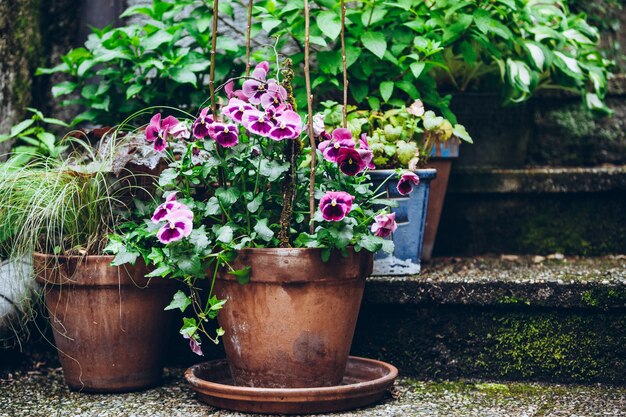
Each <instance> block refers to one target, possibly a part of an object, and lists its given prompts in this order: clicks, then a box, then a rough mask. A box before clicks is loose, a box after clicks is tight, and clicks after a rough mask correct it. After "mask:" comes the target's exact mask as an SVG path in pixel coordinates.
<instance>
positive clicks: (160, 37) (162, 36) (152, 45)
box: [141, 29, 174, 50]
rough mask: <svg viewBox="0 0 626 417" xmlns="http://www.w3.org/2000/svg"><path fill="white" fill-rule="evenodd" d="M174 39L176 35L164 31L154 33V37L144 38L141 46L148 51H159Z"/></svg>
mask: <svg viewBox="0 0 626 417" xmlns="http://www.w3.org/2000/svg"><path fill="white" fill-rule="evenodd" d="M173 39H174V35H172V34H171V33H169V32H168V31H166V30H163V29H162V30H159V31H156V32H154V33H153V34H152V35H150V36H148V37H146V38H143V39H142V41H141V46H143V47H144V48H145V49H148V50H152V49H157V48H158V47H159V46H161V45H163V44H164V43H167V42H172V40H173Z"/></svg>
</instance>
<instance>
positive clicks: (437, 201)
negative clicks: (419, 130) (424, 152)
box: [422, 138, 460, 262]
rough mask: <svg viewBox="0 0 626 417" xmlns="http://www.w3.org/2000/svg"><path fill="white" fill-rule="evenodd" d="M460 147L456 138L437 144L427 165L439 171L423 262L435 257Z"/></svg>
mask: <svg viewBox="0 0 626 417" xmlns="http://www.w3.org/2000/svg"><path fill="white" fill-rule="evenodd" d="M459 145H460V141H459V140H458V139H454V138H453V139H450V140H449V141H447V142H442V143H437V144H436V145H435V146H434V147H433V149H432V152H431V154H430V159H429V160H428V164H426V168H432V169H436V170H437V178H435V179H434V180H432V181H431V183H430V193H429V196H428V209H427V210H426V225H425V226H424V244H423V246H422V261H424V262H428V261H430V259H431V258H432V255H433V249H434V247H435V239H436V238H437V229H438V228H439V220H440V219H441V211H442V210H443V203H444V201H445V199H446V190H447V189H448V180H449V179H450V170H451V169H452V161H453V160H454V159H456V158H458V156H459Z"/></svg>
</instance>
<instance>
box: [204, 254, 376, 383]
mask: <svg viewBox="0 0 626 417" xmlns="http://www.w3.org/2000/svg"><path fill="white" fill-rule="evenodd" d="M245 266H250V267H251V270H250V282H249V283H247V284H243V285H242V284H239V283H238V282H237V280H236V279H235V277H233V276H232V275H228V274H220V275H219V276H218V279H217V282H216V284H215V291H216V293H217V296H218V297H219V298H221V299H226V300H227V301H226V304H225V305H224V308H223V309H222V310H221V311H220V314H219V316H218V321H219V324H220V326H222V327H223V328H224V330H225V332H226V334H225V335H224V338H223V340H224V347H225V349H226V357H227V359H228V363H229V366H230V370H231V372H232V375H233V378H234V380H235V383H236V384H237V385H240V386H249V387H266V388H310V387H326V386H334V385H339V384H340V383H341V380H342V378H343V376H344V373H345V370H346V364H347V361H348V354H349V352H350V345H351V344H352V336H353V335H354V328H355V325H356V320H357V316H358V314H359V307H360V304H361V298H362V296H363V288H364V286H365V277H366V276H367V275H369V274H370V273H371V271H372V255H371V253H369V252H366V251H365V250H363V251H361V252H360V253H356V252H354V251H353V250H349V251H348V256H347V257H345V258H344V257H342V256H341V254H340V253H333V254H332V255H331V257H330V259H329V260H328V262H323V261H322V258H321V251H320V250H319V249H244V250H242V251H241V252H240V253H239V256H238V257H237V259H236V261H235V263H234V265H233V267H234V268H236V269H239V268H243V267H245Z"/></svg>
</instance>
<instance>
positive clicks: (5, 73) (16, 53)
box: [0, 0, 41, 154]
mask: <svg viewBox="0 0 626 417" xmlns="http://www.w3.org/2000/svg"><path fill="white" fill-rule="evenodd" d="M39 7H40V0H8V1H2V2H0V133H8V131H9V129H10V128H11V126H12V125H13V124H14V122H15V121H17V120H20V119H21V117H22V116H23V115H24V109H25V107H26V106H27V105H29V104H30V102H31V88H32V73H33V71H34V69H35V67H36V66H37V62H38V57H39V55H40V51H41V32H40V29H39V16H40V9H39ZM9 146H10V144H9V143H3V144H0V154H4V153H6V152H7V151H8V150H9Z"/></svg>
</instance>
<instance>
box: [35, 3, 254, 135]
mask: <svg viewBox="0 0 626 417" xmlns="http://www.w3.org/2000/svg"><path fill="white" fill-rule="evenodd" d="M207 4H208V3H207V2H198V1H194V0H175V1H172V2H166V1H161V0H154V1H153V2H152V4H148V5H139V6H133V7H130V8H129V9H128V10H126V11H125V12H124V13H123V14H122V17H133V18H140V19H142V20H141V21H140V23H136V24H135V23H131V24H128V25H126V26H123V27H119V28H112V27H106V28H103V29H96V28H94V29H93V33H92V34H91V35H90V36H89V38H88V40H87V41H86V42H85V45H84V46H83V47H80V48H76V49H73V50H71V51H70V52H69V53H67V54H66V55H64V56H62V57H61V59H62V63H61V64H59V65H57V66H56V67H54V68H40V69H38V71H37V73H38V74H55V73H63V74H66V75H67V77H68V81H64V82H62V83H59V84H57V85H55V86H54V87H53V88H52V94H53V95H54V96H55V97H65V100H64V101H62V104H64V105H73V104H80V105H82V106H83V107H84V108H86V109H87V110H86V111H85V112H83V113H81V114H80V115H78V116H77V117H76V118H75V119H74V121H73V123H74V124H76V123H79V122H81V121H89V122H91V123H95V124H100V125H115V124H117V123H119V121H120V120H124V119H125V118H126V116H128V115H129V114H132V113H135V112H136V111H138V110H141V109H143V108H145V107H148V106H151V105H172V106H177V107H181V106H182V107H190V106H193V107H198V106H200V104H201V103H202V101H203V100H204V99H205V93H204V91H203V89H204V88H205V87H206V86H207V85H208V74H209V69H210V52H211V28H210V24H211V20H212V9H211V8H210V7H209V6H208V5H207ZM220 14H221V15H222V16H224V15H230V16H231V17H232V14H233V10H232V8H231V7H224V9H223V10H220ZM241 55H243V52H242V47H241V46H239V45H238V44H237V43H236V42H235V41H234V40H233V39H232V38H229V37H228V36H226V35H223V34H220V36H219V41H218V43H217V50H216V58H217V59H216V62H217V63H216V67H215V75H216V80H218V81H219V80H222V79H225V77H226V76H228V75H231V76H232V75H235V74H237V75H238V73H240V72H241V68H242V65H241V61H237V62H235V57H238V56H241Z"/></svg>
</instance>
